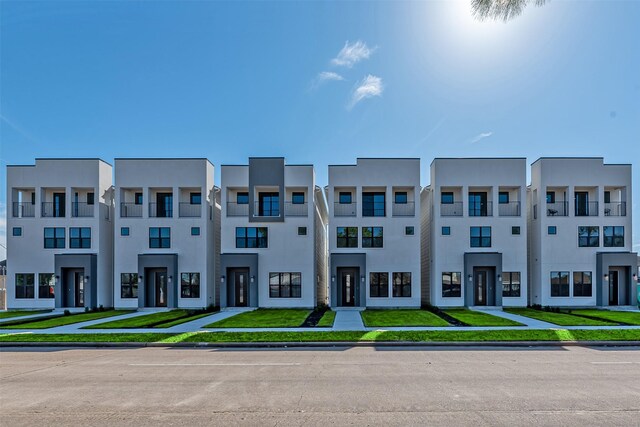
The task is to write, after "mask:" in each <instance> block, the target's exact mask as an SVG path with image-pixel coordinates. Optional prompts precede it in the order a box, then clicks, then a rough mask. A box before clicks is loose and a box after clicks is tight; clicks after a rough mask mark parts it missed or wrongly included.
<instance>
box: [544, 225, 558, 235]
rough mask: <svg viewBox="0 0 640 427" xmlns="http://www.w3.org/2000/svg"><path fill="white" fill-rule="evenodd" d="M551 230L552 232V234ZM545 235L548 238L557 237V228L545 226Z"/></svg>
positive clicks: (555, 226)
mask: <svg viewBox="0 0 640 427" xmlns="http://www.w3.org/2000/svg"><path fill="white" fill-rule="evenodd" d="M552 230H553V232H552ZM547 234H548V235H549V236H557V235H558V226H557V225H549V226H547Z"/></svg>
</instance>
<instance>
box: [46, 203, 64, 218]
mask: <svg viewBox="0 0 640 427" xmlns="http://www.w3.org/2000/svg"><path fill="white" fill-rule="evenodd" d="M40 215H41V216H42V217H43V218H64V217H65V212H64V205H62V204H59V203H53V202H42V212H41V214H40Z"/></svg>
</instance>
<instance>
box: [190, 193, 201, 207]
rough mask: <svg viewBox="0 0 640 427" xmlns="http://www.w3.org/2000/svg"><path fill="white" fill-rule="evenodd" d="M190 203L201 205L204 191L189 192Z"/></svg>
mask: <svg viewBox="0 0 640 427" xmlns="http://www.w3.org/2000/svg"><path fill="white" fill-rule="evenodd" d="M189 204H190V205H201V204H202V193H201V192H199V191H194V192H190V193H189Z"/></svg>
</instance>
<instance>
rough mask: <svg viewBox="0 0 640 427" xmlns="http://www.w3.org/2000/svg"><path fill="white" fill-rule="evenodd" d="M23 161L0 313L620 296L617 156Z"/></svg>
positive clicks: (17, 172) (628, 276)
mask: <svg viewBox="0 0 640 427" xmlns="http://www.w3.org/2000/svg"><path fill="white" fill-rule="evenodd" d="M530 171H531V182H530V184H529V185H528V186H527V164H526V159H524V158H495V159H491V158H477V159H472V158H464V159H446V158H437V159H435V160H433V162H432V163H431V167H430V184H429V186H427V187H425V188H421V186H420V173H421V166H420V160H419V159H408V158H390V159H371V158H359V159H357V163H356V164H355V165H330V166H329V168H328V185H327V186H325V187H324V188H321V187H320V186H318V185H317V182H316V178H315V172H314V168H313V166H312V165H289V164H286V163H285V159H284V158H275V157H270V158H260V157H252V158H249V162H248V164H245V165H222V166H221V186H220V187H217V186H216V185H215V184H214V166H213V164H211V162H209V161H208V160H207V159H185V158H180V159H131V158H127V159H116V160H115V166H114V167H112V166H111V165H110V164H108V163H106V162H104V161H102V160H99V159H36V162H35V165H28V166H18V165H10V166H8V168H7V199H8V200H7V205H8V206H9V209H8V211H7V230H8V231H9V232H8V237H7V305H8V307H9V308H11V309H20V308H29V309H35V308H54V307H60V308H63V307H65V308H66V307H89V308H92V307H98V306H104V307H116V308H145V307H170V308H173V307H181V308H202V307H207V306H211V305H213V306H219V307H314V306H317V305H318V304H329V305H330V306H332V307H420V306H421V305H424V304H432V305H437V306H443V307H462V306H526V305H527V304H541V305H551V306H575V307H578V306H580V307H582V306H614V305H621V306H625V305H635V304H637V294H636V292H637V291H636V285H637V280H638V276H637V274H638V256H637V254H636V253H633V252H632V250H631V248H632V241H631V236H632V215H631V206H632V193H631V166H630V165H611V164H605V163H604V162H603V159H602V158H541V159H538V160H537V161H535V162H534V163H533V164H532V165H531V169H530Z"/></svg>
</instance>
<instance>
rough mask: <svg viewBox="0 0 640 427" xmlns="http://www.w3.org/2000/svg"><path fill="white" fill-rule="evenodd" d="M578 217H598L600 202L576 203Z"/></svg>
mask: <svg viewBox="0 0 640 427" xmlns="http://www.w3.org/2000/svg"><path fill="white" fill-rule="evenodd" d="M575 215H576V216H598V202H582V203H576V206H575Z"/></svg>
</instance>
